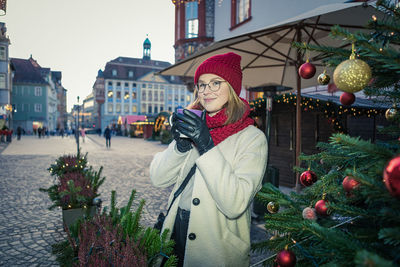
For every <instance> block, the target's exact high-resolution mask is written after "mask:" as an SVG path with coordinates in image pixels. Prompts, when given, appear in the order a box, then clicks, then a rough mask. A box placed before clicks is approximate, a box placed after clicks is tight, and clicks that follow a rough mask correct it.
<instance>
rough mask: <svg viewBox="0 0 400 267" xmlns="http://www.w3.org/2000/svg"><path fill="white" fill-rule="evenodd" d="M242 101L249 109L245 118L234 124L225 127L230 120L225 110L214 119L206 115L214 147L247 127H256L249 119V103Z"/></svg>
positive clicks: (244, 115)
mask: <svg viewBox="0 0 400 267" xmlns="http://www.w3.org/2000/svg"><path fill="white" fill-rule="evenodd" d="M240 99H242V101H243V102H244V103H245V104H246V107H247V109H246V112H245V113H244V114H243V117H242V118H241V119H240V120H238V121H236V122H234V123H231V124H227V125H224V123H225V121H226V120H227V119H228V116H227V115H226V114H225V110H226V109H225V108H224V109H222V110H220V111H219V112H218V113H217V114H215V115H214V116H212V117H210V116H208V114H207V115H206V121H207V126H208V128H209V129H210V134H211V138H212V140H213V141H214V145H218V144H219V143H221V142H222V141H224V140H225V139H226V138H228V137H229V136H231V135H233V134H235V133H237V132H240V131H241V130H243V129H244V128H246V127H247V126H249V125H254V120H253V119H252V118H250V117H249V114H250V106H249V103H247V101H246V100H245V99H243V98H240Z"/></svg>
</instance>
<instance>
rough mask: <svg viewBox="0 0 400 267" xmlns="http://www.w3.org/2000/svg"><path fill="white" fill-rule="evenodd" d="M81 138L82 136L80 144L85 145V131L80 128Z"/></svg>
mask: <svg viewBox="0 0 400 267" xmlns="http://www.w3.org/2000/svg"><path fill="white" fill-rule="evenodd" d="M81 136H82V142H83V143H85V137H86V131H85V129H83V128H81Z"/></svg>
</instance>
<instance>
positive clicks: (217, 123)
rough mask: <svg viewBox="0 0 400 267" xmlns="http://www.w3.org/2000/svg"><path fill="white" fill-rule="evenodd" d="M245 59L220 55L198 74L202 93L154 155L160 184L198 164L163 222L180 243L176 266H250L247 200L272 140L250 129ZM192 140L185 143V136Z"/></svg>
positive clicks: (177, 182)
mask: <svg viewBox="0 0 400 267" xmlns="http://www.w3.org/2000/svg"><path fill="white" fill-rule="evenodd" d="M240 60H241V58H240V56H239V55H237V54H235V53H227V54H222V55H216V56H213V57H211V58H208V59H207V60H205V61H204V62H203V63H202V64H201V65H200V66H199V67H198V68H197V70H196V73H195V77H194V83H195V85H196V88H195V95H196V96H197V98H196V100H195V101H194V103H193V104H192V105H191V106H190V107H191V108H197V109H201V110H203V113H202V117H201V118H200V117H198V116H196V115H195V114H194V113H192V112H190V111H188V110H184V112H183V114H176V113H173V115H172V116H173V117H172V122H173V126H172V132H173V135H174V141H172V142H171V144H170V145H169V146H168V148H167V149H166V150H165V151H163V152H160V153H157V154H156V155H155V156H154V159H153V161H152V163H151V166H150V178H151V180H152V183H153V184H154V185H155V186H158V187H168V186H170V185H173V184H175V186H174V188H173V190H172V193H171V196H170V198H169V203H168V206H169V205H170V203H171V201H172V199H173V194H174V192H175V191H176V190H177V189H178V188H179V186H180V185H181V183H182V181H183V180H184V179H185V177H186V175H187V174H188V173H189V170H190V169H191V168H192V166H193V165H194V164H196V169H195V173H194V175H193V176H192V177H191V179H190V180H189V183H188V184H187V185H186V186H185V189H184V190H183V192H182V193H181V194H180V195H179V196H178V197H177V198H176V200H175V201H174V202H173V205H172V206H171V209H170V210H169V213H168V215H167V217H166V218H165V221H164V225H163V229H162V231H163V230H164V229H170V234H172V236H171V235H170V236H171V238H172V239H174V240H175V242H176V245H175V254H176V255H177V256H178V258H179V264H178V266H189V267H194V266H202V267H203V266H240V267H243V266H249V263H250V256H249V252H250V209H249V207H250V203H251V201H252V200H253V198H254V195H255V194H256V192H257V191H258V190H259V189H260V188H261V181H262V178H263V175H264V171H265V168H266V163H267V162H266V160H267V157H266V155H267V142H266V138H265V135H264V133H263V132H262V131H260V130H258V129H257V128H256V127H255V126H253V124H254V121H253V120H252V119H251V118H250V117H249V113H250V107H249V105H248V103H247V102H246V101H245V100H244V99H241V98H239V95H240V91H241V87H242V71H241V68H240ZM181 133H182V134H184V135H186V136H187V137H188V138H182V137H181V135H180V134H181Z"/></svg>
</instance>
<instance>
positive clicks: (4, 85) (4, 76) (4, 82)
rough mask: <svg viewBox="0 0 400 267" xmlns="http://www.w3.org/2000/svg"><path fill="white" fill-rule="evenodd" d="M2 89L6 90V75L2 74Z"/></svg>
mask: <svg viewBox="0 0 400 267" xmlns="http://www.w3.org/2000/svg"><path fill="white" fill-rule="evenodd" d="M0 88H6V74H4V73H1V74H0Z"/></svg>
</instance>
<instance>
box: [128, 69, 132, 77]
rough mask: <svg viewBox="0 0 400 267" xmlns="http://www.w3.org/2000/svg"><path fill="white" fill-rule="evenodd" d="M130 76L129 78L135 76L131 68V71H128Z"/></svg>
mask: <svg viewBox="0 0 400 267" xmlns="http://www.w3.org/2000/svg"><path fill="white" fill-rule="evenodd" d="M128 77H129V78H133V71H131V70H130V71H129V72H128Z"/></svg>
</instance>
